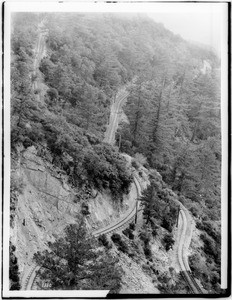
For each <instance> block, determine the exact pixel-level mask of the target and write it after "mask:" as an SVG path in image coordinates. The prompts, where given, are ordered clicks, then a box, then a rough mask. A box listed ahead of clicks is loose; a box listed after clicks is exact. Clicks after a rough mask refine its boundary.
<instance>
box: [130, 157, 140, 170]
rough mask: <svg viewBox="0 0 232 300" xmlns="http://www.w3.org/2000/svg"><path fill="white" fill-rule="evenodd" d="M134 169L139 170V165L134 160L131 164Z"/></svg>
mask: <svg viewBox="0 0 232 300" xmlns="http://www.w3.org/2000/svg"><path fill="white" fill-rule="evenodd" d="M131 165H132V167H134V168H135V169H136V170H138V168H139V164H138V163H137V161H135V160H134V159H133V160H132V162H131Z"/></svg>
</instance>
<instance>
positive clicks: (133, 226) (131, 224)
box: [129, 223, 135, 231]
mask: <svg viewBox="0 0 232 300" xmlns="http://www.w3.org/2000/svg"><path fill="white" fill-rule="evenodd" d="M129 228H130V230H132V231H134V230H135V223H130V224H129Z"/></svg>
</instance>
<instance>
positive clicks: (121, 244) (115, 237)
mask: <svg viewBox="0 0 232 300" xmlns="http://www.w3.org/2000/svg"><path fill="white" fill-rule="evenodd" d="M111 239H112V241H113V242H114V244H115V245H116V246H117V248H118V250H119V251H122V252H123V253H129V249H128V246H127V244H126V243H125V242H124V241H123V240H122V239H121V236H120V234H118V233H114V234H113V235H112V236H111Z"/></svg>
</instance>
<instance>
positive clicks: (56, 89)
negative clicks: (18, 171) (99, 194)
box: [11, 14, 131, 199]
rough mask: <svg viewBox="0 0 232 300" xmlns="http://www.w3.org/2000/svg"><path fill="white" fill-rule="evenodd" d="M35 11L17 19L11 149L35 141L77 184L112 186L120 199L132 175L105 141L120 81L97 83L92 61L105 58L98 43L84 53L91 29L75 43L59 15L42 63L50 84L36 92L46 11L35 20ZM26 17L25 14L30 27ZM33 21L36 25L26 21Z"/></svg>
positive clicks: (51, 23)
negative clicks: (38, 52) (38, 47)
mask: <svg viewBox="0 0 232 300" xmlns="http://www.w3.org/2000/svg"><path fill="white" fill-rule="evenodd" d="M33 16H34V15H33V14H32V15H31V14H28V15H27V14H26V15H25V14H23V15H21V17H20V15H17V17H15V19H14V28H15V30H14V32H13V34H12V68H11V83H12V84H11V87H12V91H11V116H12V123H11V145H12V149H13V150H16V149H17V145H19V144H22V145H23V146H24V147H25V148H27V147H29V146H32V145H34V146H35V147H36V149H37V150H38V152H39V153H41V155H42V156H43V157H45V158H46V156H49V155H52V157H53V160H52V163H53V164H54V165H56V166H57V167H58V168H60V169H63V170H64V171H65V172H66V173H67V174H68V175H69V181H70V183H71V184H72V185H73V186H74V187H87V188H90V189H91V188H95V189H98V190H102V189H107V188H108V189H109V190H110V191H111V193H112V194H113V196H114V198H115V199H116V198H119V199H121V195H122V194H123V193H127V192H128V190H129V186H130V182H131V175H130V172H129V171H128V170H127V169H126V163H125V159H124V158H122V157H121V156H120V155H119V154H118V152H117V151H116V150H115V149H113V147H111V146H108V145H104V144H102V143H101V137H102V131H104V130H105V124H106V113H107V110H106V109H105V108H106V107H107V106H109V97H110V96H112V93H113V92H114V89H116V87H117V85H114V84H113V85H112V84H111V83H112V82H113V81H112V82H111V83H107V84H105V85H104V84H103V83H101V84H100V83H97V80H95V79H94V76H93V74H92V73H91V72H93V69H95V68H91V65H92V66H94V65H95V63H96V62H97V57H96V56H98V58H99V59H100V57H101V53H100V48H99V49H98V48H96V47H94V49H95V52H96V51H97V52H96V53H95V56H94V57H92V58H91V60H89V59H88V58H87V57H86V55H87V54H88V53H89V55H90V50H89V51H87V49H86V48H85V47H86V45H85V43H86V42H87V41H88V38H87V36H86V34H87V32H85V31H84V32H83V38H82V39H81V40H80V38H79V37H78V36H79V35H76V34H75V36H76V38H77V40H76V43H77V44H73V42H72V41H74V40H75V39H74V38H73V37H72V36H71V35H70V34H69V35H67V30H68V28H69V30H71V27H70V26H69V25H70V24H69V22H68V20H69V18H68V19H67V18H64V20H63V19H62V20H63V22H64V26H63V27H64V31H59V28H60V27H59V26H60V25H61V24H62V22H61V23H60V25H59V26H58V25H57V23H56V22H60V21H59V20H60V19H59V18H58V20H56V19H53V18H51V19H49V18H48V19H49V20H50V21H47V28H48V29H49V35H48V37H47V52H48V56H47V58H46V59H44V60H43V61H42V62H41V65H40V70H41V71H42V74H43V76H44V82H45V84H46V86H47V88H44V91H43V92H45V97H44V98H43V97H39V98H38V97H36V96H35V94H36V93H38V91H35V90H34V86H33V83H34V81H35V78H34V71H35V70H34V66H33V60H34V59H35V53H34V52H35V51H34V49H35V44H36V39H38V32H39V31H38V27H37V26H38V24H39V25H40V27H41V26H42V25H41V20H43V21H45V20H46V16H44V15H39V16H37V15H35V18H34V19H33ZM22 18H25V24H26V26H24V23H23V21H22ZM72 18H73V17H72ZM32 20H33V21H32ZM75 20H76V21H75ZM74 21H75V22H74ZM45 22H46V21H45ZM66 22H68V23H67V24H66ZM72 22H73V23H72V24H73V25H72V26H74V27H75V26H76V24H77V26H79V25H78V24H79V21H78V18H77V19H76V17H75V18H74V19H72ZM30 23H31V24H32V25H33V26H32V27H30V26H28V24H30ZM65 24H66V25H65ZM67 26H69V27H67ZM74 29H75V28H73V30H74ZM76 29H77V28H76ZM76 29H75V30H76ZM22 30H24V31H23V33H22ZM37 31H38V32H37ZM72 33H73V32H72ZM81 36H82V35H81ZM78 43H81V44H83V45H82V46H80V44H78ZM88 43H89V42H88ZM79 51H81V53H79ZM98 51H99V53H98ZM102 51H103V50H102ZM87 56H88V55H87ZM105 62H106V61H105ZM100 66H101V64H100ZM114 66H115V65H113V66H111V67H109V68H110V69H109V70H115V69H114ZM104 72H106V71H104ZM109 72H111V71H109ZM115 72H116V71H115ZM90 73H91V74H92V75H91V74H90ZM104 74H105V73H104ZM112 74H114V72H113V71H112ZM40 76H41V74H40ZM99 76H100V75H99ZM101 76H102V79H101V80H102V82H103V81H104V82H105V79H106V78H107V80H108V79H109V73H107V72H106V74H105V75H104V76H105V77H104V78H105V79H104V80H103V75H101ZM112 76H113V75H112ZM112 80H113V79H112ZM43 100H44V101H43ZM107 101H108V102H107Z"/></svg>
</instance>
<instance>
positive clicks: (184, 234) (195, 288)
mask: <svg viewBox="0 0 232 300" xmlns="http://www.w3.org/2000/svg"><path fill="white" fill-rule="evenodd" d="M180 218H182V222H181V224H182V225H181V238H180V242H179V245H178V263H179V266H180V270H181V271H180V275H181V276H182V278H183V279H184V280H185V282H186V283H187V285H188V286H189V288H190V290H191V292H192V293H193V294H204V292H203V290H202V289H201V287H200V286H199V285H198V284H197V282H196V280H195V278H194V277H193V275H192V272H191V269H190V267H189V264H188V260H187V257H186V253H185V243H186V240H188V230H187V226H188V222H187V217H186V215H185V211H184V210H183V209H181V210H180Z"/></svg>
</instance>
